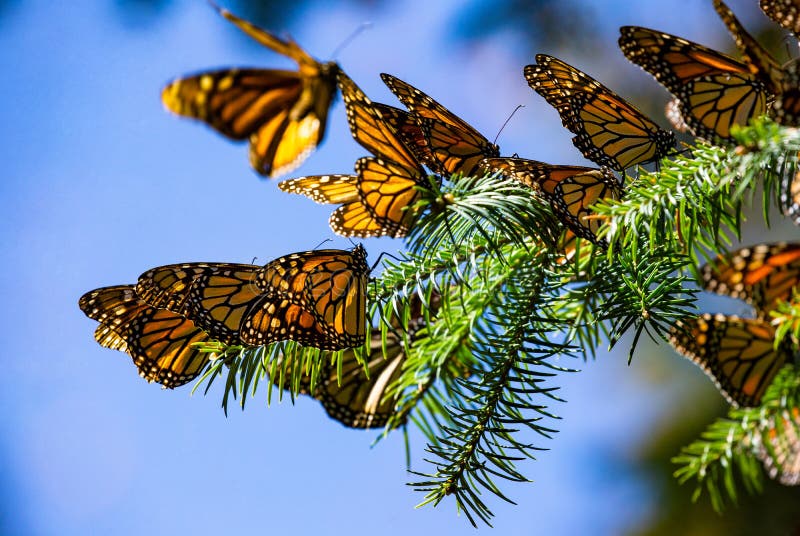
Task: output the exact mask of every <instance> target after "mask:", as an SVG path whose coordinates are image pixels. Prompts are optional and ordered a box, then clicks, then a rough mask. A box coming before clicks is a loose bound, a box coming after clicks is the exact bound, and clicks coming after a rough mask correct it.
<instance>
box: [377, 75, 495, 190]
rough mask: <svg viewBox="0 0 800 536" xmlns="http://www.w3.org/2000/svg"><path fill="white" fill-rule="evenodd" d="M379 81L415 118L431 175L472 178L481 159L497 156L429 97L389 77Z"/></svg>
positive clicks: (482, 139) (472, 130) (490, 146)
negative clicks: (427, 151) (425, 144)
mask: <svg viewBox="0 0 800 536" xmlns="http://www.w3.org/2000/svg"><path fill="white" fill-rule="evenodd" d="M381 79H382V80H383V82H384V83H385V84H386V85H387V86H388V87H389V89H390V90H391V91H392V93H394V94H395V96H396V97H397V98H398V99H399V100H400V102H402V103H403V105H404V106H406V107H407V108H408V109H409V110H410V111H411V112H412V113H413V114H414V116H416V117H417V118H418V120H419V123H420V125H421V126H422V127H423V131H424V133H425V136H426V138H427V140H428V146H429V147H430V151H431V153H432V155H433V158H434V161H433V166H432V167H431V166H429V167H431V169H433V170H434V171H435V172H437V173H440V174H445V173H446V174H452V173H462V174H464V175H473V174H474V173H475V171H476V170H477V169H478V167H479V164H480V161H481V160H482V159H484V158H490V157H495V156H499V155H500V149H499V148H498V147H497V145H495V144H493V143H492V142H490V141H489V140H487V139H486V138H485V137H484V136H483V135H482V134H481V133H480V132H478V131H477V130H475V128H474V127H472V126H471V125H470V124H469V123H467V122H466V121H464V120H463V119H461V118H460V117H458V116H457V115H455V114H454V113H453V112H451V111H450V110H448V109H447V108H445V107H444V106H442V105H441V104H439V103H438V102H436V101H435V100H434V99H433V98H431V97H430V96H428V95H426V94H425V93H423V92H422V91H420V90H418V89H417V88H415V87H414V86H412V85H411V84H408V83H406V82H403V81H402V80H400V79H399V78H395V77H394V76H392V75H390V74H386V73H382V74H381ZM436 163H438V165H436Z"/></svg>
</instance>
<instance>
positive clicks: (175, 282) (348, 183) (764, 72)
mask: <svg viewBox="0 0 800 536" xmlns="http://www.w3.org/2000/svg"><path fill="white" fill-rule="evenodd" d="M761 5H762V8H763V9H764V11H765V12H766V13H767V14H768V15H769V16H770V17H772V18H773V19H774V20H775V21H776V22H778V23H779V24H781V25H782V26H783V27H784V28H786V29H788V30H789V31H791V32H794V33H797V32H798V29H799V28H800V23H798V12H799V11H800V5H798V2H797V0H774V1H773V0H761ZM713 6H714V8H715V10H716V11H717V13H718V14H719V15H720V17H721V19H722V21H723V22H724V24H725V25H726V27H727V28H728V30H729V31H730V33H731V35H732V36H733V38H734V40H735V42H736V46H737V48H738V50H739V52H740V54H741V59H736V58H733V57H731V56H728V55H726V54H723V53H721V52H718V51H715V50H713V49H710V48H708V47H705V46H703V45H701V44H698V43H693V42H691V41H688V40H686V39H683V38H681V37H677V36H673V35H670V34H666V33H663V32H660V31H657V30H651V29H647V28H642V27H638V26H624V27H622V28H621V29H620V37H619V46H620V48H621V50H622V52H623V54H624V55H625V56H626V57H627V58H628V59H629V60H630V61H632V62H633V63H635V64H637V65H639V66H641V67H642V68H643V69H644V70H645V71H647V72H649V73H650V74H652V75H653V76H654V77H655V78H656V80H658V81H659V82H660V83H661V84H662V85H663V86H664V87H665V88H666V89H667V90H668V91H669V92H670V93H671V94H672V95H673V100H672V101H671V102H670V103H669V104H668V106H667V118H668V119H669V121H670V123H671V124H672V125H673V127H674V129H675V130H677V131H680V132H689V133H691V134H693V135H695V136H697V137H699V138H703V139H705V140H707V141H709V142H711V143H720V144H722V143H728V142H731V141H732V140H733V137H732V129H733V128H734V127H735V126H736V125H746V124H747V123H748V121H750V119H752V118H755V117H759V116H762V115H769V116H771V117H773V118H774V119H775V121H777V122H779V123H782V124H784V125H790V126H800V72H798V67H796V65H797V63H792V64H789V65H788V66H782V65H780V64H779V63H778V62H777V61H776V60H775V59H774V58H773V57H772V56H771V55H770V54H769V52H768V51H767V50H766V49H764V48H763V47H762V46H761V45H760V44H759V43H758V42H757V41H756V40H755V39H754V38H753V37H752V36H751V35H750V34H749V33H748V32H747V31H746V30H745V29H744V27H743V26H742V25H741V24H740V22H739V21H738V19H737V18H736V17H735V16H734V14H733V13H732V12H731V11H730V9H729V8H728V7H727V6H726V5H725V4H724V3H723V2H722V0H713ZM217 9H218V11H219V13H220V15H221V16H222V17H224V18H225V19H226V20H228V21H229V22H231V23H232V24H233V25H235V26H236V27H237V28H238V29H239V30H241V31H243V32H244V33H245V34H247V35H248V36H249V37H251V38H252V39H254V40H255V41H257V42H258V43H260V44H262V45H263V46H265V47H267V48H269V49H271V50H272V51H274V52H276V53H278V54H281V55H283V56H285V57H288V58H290V59H291V60H293V61H294V62H295V63H296V64H297V70H278V69H262V68H229V69H221V70H215V71H208V72H202V73H198V74H195V75H191V76H187V77H183V78H179V79H177V80H175V81H173V82H171V83H170V84H168V85H167V86H166V87H165V88H164V89H163V92H162V101H163V103H164V105H165V106H166V107H167V108H168V109H169V110H170V111H172V112H174V113H176V114H179V115H182V116H187V117H191V118H194V119H197V120H200V121H202V122H204V123H205V124H207V125H208V126H210V127H211V128H213V129H214V130H216V131H218V132H219V133H220V134H222V135H224V136H226V137H228V138H230V139H233V140H242V141H244V140H247V141H248V142H249V147H250V163H251V165H252V167H253V168H254V169H255V170H256V171H257V172H258V173H259V174H261V175H263V176H266V177H278V176H281V175H284V174H286V173H288V172H290V171H292V170H294V169H295V168H296V167H297V166H299V165H300V164H301V163H302V162H303V161H304V160H305V159H306V158H307V157H308V156H309V155H310V154H311V152H313V151H314V149H315V148H316V147H317V146H318V145H319V144H320V143H321V142H322V140H323V137H324V135H325V131H326V123H327V117H328V110H329V108H330V106H331V104H332V103H333V101H334V99H335V97H336V95H337V93H341V96H342V100H343V102H344V106H345V109H346V116H347V122H348V126H349V129H350V132H351V134H352V136H353V138H354V139H355V141H356V142H357V143H358V144H359V145H360V146H361V147H362V148H363V149H365V150H366V152H367V153H368V154H367V155H365V156H363V157H361V158H359V159H358V160H357V161H356V162H355V164H354V166H353V172H352V173H343V174H325V175H314V176H303V177H296V178H291V179H289V180H285V181H283V182H280V183H279V184H278V187H279V188H280V189H281V190H282V191H284V192H288V193H294V194H300V195H304V196H306V197H308V198H310V199H311V200H313V201H315V202H318V203H323V204H330V205H335V206H336V208H335V209H334V210H333V213H332V214H331V217H330V227H331V229H332V230H333V232H335V233H337V234H339V235H342V236H346V237H360V238H367V237H380V236H388V237H404V236H406V235H408V234H409V232H410V231H411V230H412V229H413V228H414V225H415V222H416V221H417V218H418V217H419V213H418V208H417V207H418V206H420V203H419V201H420V200H421V199H422V198H423V196H425V195H426V191H427V190H426V187H427V186H428V185H430V184H431V181H434V182H437V183H440V184H441V183H442V182H445V181H448V180H449V179H450V177H451V176H453V175H457V174H460V175H465V176H476V175H484V174H487V173H490V174H498V175H505V176H507V177H510V178H512V179H515V180H517V181H519V182H520V183H521V184H524V185H526V186H528V187H529V188H530V190H531V195H533V196H539V197H540V198H541V199H543V200H544V201H545V202H547V203H549V204H550V206H551V207H552V210H553V213H554V214H555V215H556V216H557V218H558V220H559V221H560V222H561V224H562V225H563V235H562V236H563V240H562V243H561V248H562V250H563V252H564V253H567V255H566V256H565V258H566V259H569V258H570V255H571V253H572V252H574V250H575V242H576V240H577V239H582V240H586V241H588V242H590V243H592V244H593V245H594V246H597V247H599V248H603V247H604V246H605V242H604V240H603V239H602V238H601V237H600V236H599V234H598V231H599V229H600V227H601V225H602V221H601V220H600V219H598V217H597V215H596V214H595V213H594V211H593V208H592V207H593V205H594V204H595V203H596V202H597V201H599V200H617V199H621V198H623V197H624V195H625V187H624V180H625V179H626V177H627V176H626V173H627V171H628V170H629V169H631V168H636V167H637V166H643V165H648V164H655V165H658V164H659V162H660V161H661V160H662V159H663V158H665V157H668V156H670V155H671V154H673V153H674V151H675V146H676V138H675V134H674V133H673V132H672V131H669V130H666V129H664V128H662V127H660V126H659V125H658V124H657V123H656V122H654V121H653V120H652V119H650V118H648V117H647V116H646V115H645V114H643V113H642V112H641V111H639V110H638V109H637V108H636V107H635V106H634V105H633V104H631V103H630V102H628V101H627V100H625V99H624V98H623V97H621V96H620V95H618V94H617V93H615V92H614V91H613V90H612V89H610V88H608V87H606V86H605V85H603V84H602V83H600V82H599V81H597V80H595V79H594V78H592V77H591V76H590V75H588V74H586V73H584V72H583V71H581V70H580V69H578V68H576V67H573V66H572V65H570V64H568V63H567V62H565V61H563V60H560V59H558V58H555V57H553V56H549V55H545V54H538V55H536V56H535V63H533V64H531V65H527V66H525V67H524V68H523V73H522V74H523V76H524V79H525V81H526V82H527V83H528V85H529V86H530V88H531V89H532V90H533V91H535V92H536V93H537V94H538V95H540V96H541V97H543V98H544V99H545V101H546V102H547V103H548V104H549V105H551V106H552V107H553V108H555V109H556V111H557V112H558V114H559V116H560V118H561V121H562V124H563V126H564V127H565V128H566V129H568V130H569V131H570V132H571V133H572V134H573V135H574V137H573V140H572V141H573V143H574V145H575V146H576V148H577V149H578V150H579V151H580V152H581V154H582V155H583V156H584V157H586V158H587V159H589V160H590V161H592V162H594V163H595V164H596V165H597V166H598V167H584V166H576V165H569V164H558V165H556V164H550V163H545V162H541V161H537V160H532V159H527V158H524V157H519V156H517V155H513V156H503V155H501V151H500V148H499V147H498V146H497V145H496V144H495V143H494V142H491V141H489V140H488V139H487V138H486V137H485V136H484V135H482V134H481V133H480V132H478V131H477V130H476V129H475V128H474V127H472V126H471V125H470V124H468V123H467V122H466V121H464V120H463V119H461V118H460V117H458V116H457V115H456V114H454V113H453V112H451V111H450V110H448V109H447V108H446V107H445V106H443V105H442V104H440V103H439V102H437V101H436V100H435V99H433V98H432V97H431V96H429V95H427V94H425V93H424V92H423V91H421V90H419V89H417V88H416V87H414V86H412V85H411V84H409V83H407V82H404V81H402V80H400V79H398V78H397V77H395V76H392V75H389V74H385V73H384V74H381V79H382V80H383V82H384V83H385V84H386V86H387V87H388V88H389V89H390V91H391V92H392V93H393V94H394V95H395V96H396V97H397V99H398V101H399V102H400V103H401V104H402V106H403V107H404V108H405V109H401V108H398V107H395V106H392V105H388V104H383V103H378V102H373V101H372V100H370V99H369V97H367V95H366V94H365V93H364V92H363V91H362V90H361V89H360V88H359V87H358V85H356V83H355V82H354V81H353V80H352V79H351V78H350V77H349V76H348V75H347V74H346V73H345V72H344V70H343V69H342V68H341V67H340V66H339V65H338V64H337V63H335V62H326V63H324V62H320V61H318V60H316V59H314V58H313V57H312V56H311V55H309V54H308V53H307V52H306V51H305V50H303V49H302V48H301V47H300V46H299V45H298V44H297V43H295V42H294V41H293V40H291V39H282V38H279V37H277V36H276V35H274V34H272V33H271V32H269V31H267V30H264V29H262V28H259V27H257V26H255V25H253V24H251V23H249V22H247V21H245V20H243V19H240V18H239V17H237V16H235V15H233V14H232V13H230V12H229V11H227V10H224V9H219V8H217ZM781 200H782V204H783V210H784V212H785V213H786V214H787V215H789V216H790V217H791V218H793V220H794V221H795V223H797V224H798V225H800V176H798V177H795V176H788V175H787V177H786V178H785V181H784V183H783V185H782V196H781ZM798 270H800V246H799V245H796V244H775V245H763V246H758V247H755V248H749V249H743V250H739V251H737V252H734V253H732V254H730V255H728V256H725V257H720V258H719V259H718V260H717V261H716V262H715V263H712V264H711V265H708V266H706V267H704V268H703V270H702V272H703V274H704V278H705V279H704V281H705V284H706V288H707V289H708V290H711V291H714V292H718V293H724V294H728V295H731V296H734V297H737V298H742V299H744V300H746V301H747V302H748V303H750V304H752V305H753V307H754V308H755V309H756V310H757V311H758V317H757V318H754V319H742V318H736V317H730V316H722V315H704V316H701V317H698V318H694V319H684V320H683V321H682V322H680V323H679V324H678V325H677V326H675V327H674V329H673V331H672V332H671V333H670V339H671V341H672V342H673V344H674V345H675V347H676V348H677V349H678V350H679V351H680V352H682V353H684V354H686V355H687V356H689V357H690V358H692V359H693V360H695V361H696V362H697V363H698V364H700V365H701V366H702V367H703V368H704V369H705V370H706V371H707V372H708V373H709V374H710V375H711V376H712V378H713V379H714V381H715V382H716V383H717V385H718V386H719V388H720V390H721V391H722V393H723V394H724V395H725V396H726V397H727V398H728V399H729V400H730V402H731V403H733V404H738V405H743V406H750V405H757V404H758V403H759V402H760V400H761V398H762V396H763V395H764V392H765V390H766V389H767V387H768V386H769V384H770V382H771V381H772V379H773V378H774V377H775V374H776V373H777V371H778V370H779V369H780V367H781V366H782V365H783V364H785V363H788V362H789V361H791V360H792V359H793V354H792V348H791V346H790V345H789V344H788V343H787V344H784V345H781V346H777V347H776V346H775V345H774V340H775V329H774V327H773V326H772V325H771V323H770V322H769V320H768V319H767V317H766V315H767V314H768V312H769V311H770V310H772V309H774V307H775V304H776V303H778V302H780V301H787V300H790V299H791V298H792V297H793V294H792V292H793V289H794V288H795V287H796V284H797V282H798V279H797V277H798V273H797V272H798ZM368 275H369V269H368V267H367V264H366V252H365V251H364V249H363V248H362V247H361V246H357V247H356V248H355V249H354V250H352V251H343V250H317V251H308V252H302V253H296V254H292V255H288V256H286V257H281V258H280V259H276V260H275V261H272V262H270V263H268V264H266V265H265V266H256V265H247V264H231V263H185V264H174V265H167V266H160V267H157V268H154V269H152V270H149V271H147V272H145V273H144V274H142V276H141V277H140V278H139V280H138V281H137V283H136V284H135V285H122V286H114V287H105V288H100V289H97V290H94V291H91V292H89V293H87V294H85V295H84V296H83V297H81V299H80V307H81V309H82V310H83V311H84V313H85V314H86V315H87V316H89V317H90V318H92V319H95V320H97V321H98V322H99V323H100V326H99V327H98V328H97V330H96V332H95V339H96V340H97V342H98V343H100V344H101V345H102V346H105V347H108V348H113V349H116V350H121V351H125V352H127V353H128V354H130V356H131V357H132V359H133V361H134V364H135V365H136V367H137V368H138V370H139V372H140V374H141V375H142V376H143V377H144V378H145V379H147V380H148V381H156V382H158V383H161V384H162V385H164V386H166V387H176V386H178V385H182V384H184V383H186V382H189V381H191V380H192V379H194V378H196V377H197V376H198V375H199V374H200V373H201V372H202V371H203V370H204V368H205V367H206V365H207V364H208V362H209V360H210V359H213V358H214V357H215V356H214V354H213V353H209V352H203V351H201V350H200V349H199V346H198V343H203V342H209V341H217V342H219V343H220V344H221V345H227V346H245V347H255V346H262V345H267V344H270V343H273V342H277V341H283V340H292V341H295V342H297V343H299V344H301V345H304V346H310V347H314V348H319V349H322V350H343V351H344V352H345V354H344V357H343V359H342V362H341V368H339V367H336V366H335V365H332V364H330V363H325V364H323V370H322V377H323V381H322V382H321V383H318V384H317V385H315V386H314V388H313V389H312V387H311V385H310V383H308V382H306V381H305V379H304V380H303V382H301V385H300V392H302V393H306V394H309V395H311V396H313V397H314V398H316V399H318V400H320V401H321V402H322V404H323V405H324V406H325V408H326V410H327V411H328V413H329V414H330V415H331V416H332V417H333V418H335V419H337V420H340V421H341V422H343V423H345V424H347V425H349V426H355V427H373V426H383V425H384V424H385V423H386V422H388V420H389V419H390V418H391V416H392V415H393V413H394V411H395V410H394V408H395V406H394V403H393V400H392V399H391V396H387V394H386V393H387V391H388V390H389V389H388V387H389V386H390V385H391V384H393V383H394V382H396V381H397V379H398V378H399V375H400V374H401V372H402V369H403V364H404V361H405V356H406V348H405V344H406V342H407V341H411V340H413V339H414V337H415V336H416V333H417V330H418V329H419V326H421V325H423V324H424V322H423V320H422V319H423V316H424V315H422V313H421V312H420V311H419V307H416V309H417V313H414V316H413V318H412V320H411V321H410V322H408V323H400V322H399V321H398V322H397V323H395V324H393V326H392V330H390V334H389V336H388V339H387V335H386V334H385V333H381V330H379V329H370V328H369V325H370V319H369V318H368V315H367V307H366V300H367V298H366V296H367V290H366V286H367V279H368ZM417 305H418V304H417ZM413 309H415V308H414V307H412V310H413ZM403 326H406V327H405V328H404V327H403ZM415 326H416V327H415ZM365 344H366V345H368V347H369V354H368V357H367V359H366V364H365V366H366V369H367V371H368V374H365V373H364V368H365V366H364V364H363V363H361V361H360V358H359V357H358V356H357V353H356V352H355V350H354V348H357V347H359V346H364V345H365ZM288 366H289V367H294V366H295V365H294V364H292V363H290V364H288ZM465 374H468V371H466V372H465ZM304 378H306V379H307V377H304ZM273 381H274V382H277V383H279V384H280V383H281V379H280V378H273ZM786 419H787V422H789V421H793V422H796V421H797V419H796V415H790V416H788V417H787V418H786ZM778 425H780V423H777V424H776V426H778ZM794 458H795V459H796V458H797V453H796V452H795V453H794Z"/></svg>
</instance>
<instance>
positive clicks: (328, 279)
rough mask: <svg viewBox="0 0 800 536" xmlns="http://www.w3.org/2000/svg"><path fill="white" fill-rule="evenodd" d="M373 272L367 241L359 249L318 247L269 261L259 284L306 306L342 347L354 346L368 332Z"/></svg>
mask: <svg viewBox="0 0 800 536" xmlns="http://www.w3.org/2000/svg"><path fill="white" fill-rule="evenodd" d="M368 274H369V267H368V266H367V261H366V251H364V248H363V247H362V246H356V248H355V249H354V250H353V251H344V250H338V249H328V250H315V251H306V252H301V253H294V254H291V255H286V256H284V257H281V258H279V259H276V260H274V261H272V262H270V263H268V264H267V265H266V266H264V267H263V268H262V269H261V270H259V271H258V274H257V278H256V285H257V286H258V288H259V289H260V290H261V291H262V292H263V293H265V294H268V295H274V296H278V297H280V298H281V301H282V300H284V299H285V300H287V301H288V302H290V303H293V304H296V305H298V306H300V307H302V308H303V313H305V314H310V315H311V317H312V318H313V319H314V321H315V322H314V329H316V330H319V331H320V332H322V333H325V334H327V336H328V338H330V339H331V340H334V341H335V345H336V346H338V347H339V348H352V347H355V346H360V345H361V344H364V340H365V338H366V285H367V277H368ZM293 313H294V314H297V315H298V318H301V319H302V318H304V317H303V316H302V315H300V313H298V312H293ZM293 340H297V339H293ZM298 342H301V341H298ZM318 347H319V346H318Z"/></svg>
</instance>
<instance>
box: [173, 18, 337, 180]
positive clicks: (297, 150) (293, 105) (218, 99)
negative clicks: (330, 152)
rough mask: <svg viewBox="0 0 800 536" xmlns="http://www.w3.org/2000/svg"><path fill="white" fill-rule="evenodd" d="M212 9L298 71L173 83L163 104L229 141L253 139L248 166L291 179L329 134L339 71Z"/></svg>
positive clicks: (228, 73)
mask: <svg viewBox="0 0 800 536" xmlns="http://www.w3.org/2000/svg"><path fill="white" fill-rule="evenodd" d="M212 5H213V4H212ZM214 7H215V8H216V9H217V10H218V11H219V13H220V15H222V16H223V17H224V18H225V19H227V20H228V21H230V22H231V23H233V24H234V25H235V26H236V27H237V28H239V29H240V30H241V31H243V32H244V33H245V34H247V35H248V36H250V37H251V38H253V39H254V40H255V41H257V42H258V43H260V44H261V45H263V46H265V47H267V48H269V49H271V50H273V51H275V52H277V53H278V54H282V55H284V56H286V57H288V58H290V59H292V60H294V61H295V62H296V63H297V65H298V70H297V71H287V70H279V69H254V68H241V69H239V68H231V69H222V70H216V71H207V72H203V73H199V74H195V75H192V76H188V77H185V78H180V79H177V80H175V81H173V82H171V83H170V84H169V85H167V86H166V87H165V88H164V90H163V91H162V93H161V100H162V102H163V103H164V105H165V106H166V107H167V108H168V109H169V110H170V111H172V112H174V113H176V114H179V115H183V116H187V117H192V118H195V119H198V120H201V121H203V122H205V123H206V124H208V125H209V126H211V127H212V128H214V129H215V130H216V131H217V132H219V133H220V134H222V135H224V136H226V137H228V138H230V139H233V140H249V141H250V164H251V165H252V166H253V168H254V169H255V170H256V171H257V172H258V173H260V174H261V175H264V176H266V177H277V176H280V175H283V174H285V173H288V172H289V171H291V170H293V169H295V168H296V167H297V166H299V165H300V164H301V163H302V162H303V161H304V160H305V159H306V158H307V157H308V156H309V155H310V154H311V152H312V151H313V150H314V149H315V148H316V146H317V145H318V144H319V143H320V142H321V141H322V139H323V137H324V136H325V125H326V121H327V117H328V108H329V107H330V105H331V102H332V101H333V98H334V96H335V95H336V75H337V73H338V72H339V71H340V68H339V66H338V65H337V64H336V63H334V62H328V63H320V62H319V61H317V60H316V59H314V58H313V57H311V56H310V55H309V54H308V53H307V52H306V51H305V50H303V49H302V48H300V46H299V45H298V44H297V43H295V42H294V41H293V40H291V39H290V38H289V39H286V40H283V39H281V38H279V37H277V36H276V35H274V34H272V33H270V32H268V31H266V30H263V29H261V28H258V27H257V26H255V25H253V24H251V23H249V22H247V21H245V20H243V19H240V18H239V17H237V16H235V15H233V14H232V13H231V12H229V11H227V10H225V9H220V8H217V7H216V6H214Z"/></svg>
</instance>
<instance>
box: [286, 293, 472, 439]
mask: <svg viewBox="0 0 800 536" xmlns="http://www.w3.org/2000/svg"><path fill="white" fill-rule="evenodd" d="M438 307H439V295H438V293H436V292H433V293H432V295H431V297H430V301H429V311H430V313H431V315H435V314H436V311H437V310H438ZM409 309H410V314H411V318H410V319H409V322H408V326H407V330H406V331H407V334H408V340H409V341H413V340H415V338H416V337H417V334H418V332H419V330H420V329H422V328H423V327H424V326H425V324H426V322H425V318H424V317H423V315H422V312H421V300H420V298H419V296H418V295H416V294H414V295H413V296H412V297H411V298H410V300H409ZM391 326H392V330H390V331H388V332H387V333H386V340H385V341H384V340H383V336H382V334H381V329H380V328H374V329H373V330H372V334H371V337H370V341H369V354H368V355H367V356H366V368H367V372H368V375H365V373H364V365H361V364H360V363H359V362H358V359H357V358H356V356H355V351H354V350H345V351H344V353H343V354H342V357H341V366H342V371H341V376H339V374H338V372H337V366H336V363H335V362H331V361H330V360H327V359H325V360H324V361H323V363H322V368H321V370H320V375H319V381H318V383H317V384H316V385H315V386H314V390H313V392H312V390H311V381H310V380H311V378H310V376H309V375H308V374H302V375H301V376H300V393H301V394H306V395H310V396H312V397H313V398H315V399H316V400H318V401H319V402H320V403H321V404H322V406H323V407H324V408H325V411H326V412H327V413H328V415H329V416H330V417H331V418H332V419H335V420H337V421H339V422H341V423H342V424H343V425H345V426H348V427H351V428H382V427H384V426H385V425H386V424H387V423H388V422H389V419H391V418H392V417H394V416H395V415H396V414H397V412H398V409H397V408H396V405H397V399H396V397H394V396H392V395H391V387H392V386H393V385H394V384H395V383H396V382H397V380H398V379H399V378H400V376H401V374H402V372H403V364H404V362H405V360H406V357H407V354H406V348H405V346H404V344H405V343H404V340H403V337H401V336H400V335H399V334H398V331H399V330H401V329H402V327H401V323H400V321H399V319H398V318H397V317H395V318H394V319H393V320H392V322H391ZM284 366H285V367H286V369H285V370H291V368H292V367H293V366H294V363H293V362H291V361H290V362H288V363H286V364H285V365H284ZM461 372H462V373H463V370H462V371H461ZM283 380H284V379H283V378H281V377H279V376H276V377H273V378H272V382H273V383H274V384H275V385H276V386H278V387H284V381H283ZM429 386H430V382H428V383H427V384H425V385H422V386H420V388H419V389H420V391H419V393H418V394H421V393H422V392H424V390H425V389H427V388H428V387H429ZM399 417H400V418H399V419H398V420H397V421H396V422H397V423H400V422H403V421H404V420H405V415H400V416H399Z"/></svg>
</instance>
